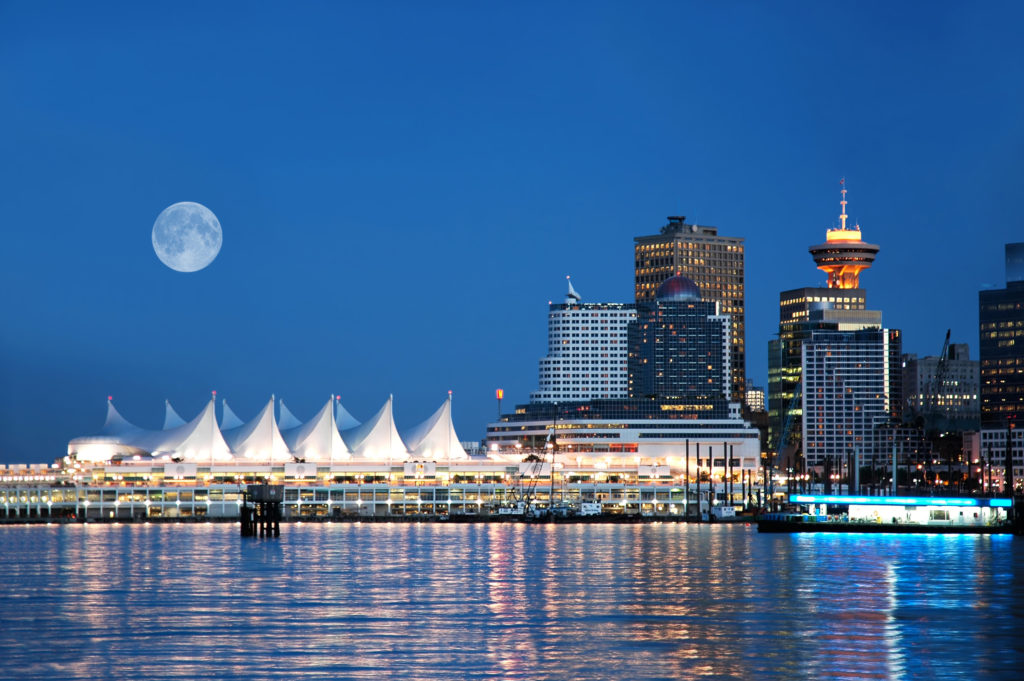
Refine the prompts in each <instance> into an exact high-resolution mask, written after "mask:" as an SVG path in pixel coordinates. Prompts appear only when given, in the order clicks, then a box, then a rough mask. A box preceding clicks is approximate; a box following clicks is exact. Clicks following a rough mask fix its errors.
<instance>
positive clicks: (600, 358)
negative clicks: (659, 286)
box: [530, 282, 636, 402]
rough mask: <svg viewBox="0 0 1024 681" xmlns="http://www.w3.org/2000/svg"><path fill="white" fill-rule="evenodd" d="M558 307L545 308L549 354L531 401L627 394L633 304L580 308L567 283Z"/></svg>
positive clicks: (598, 305) (592, 305) (541, 361)
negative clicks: (566, 290) (629, 330)
mask: <svg viewBox="0 0 1024 681" xmlns="http://www.w3.org/2000/svg"><path fill="white" fill-rule="evenodd" d="M568 285H569V291H568V293H567V294H566V297H565V301H564V302H562V303H550V304H549V305H548V352H547V355H546V356H545V357H544V358H543V359H541V360H540V371H539V376H538V379H537V390H536V391H534V392H532V393H530V401H531V402H565V401H568V400H588V399H591V398H608V399H618V398H623V397H626V396H627V395H628V393H629V384H628V374H627V371H626V361H627V357H628V354H629V353H628V349H627V329H628V326H629V323H630V322H631V321H632V320H634V319H635V318H636V310H635V307H634V305H632V304H631V303H629V304H627V303H583V302H581V299H580V295H579V293H577V292H576V290H575V289H574V288H573V286H572V282H569V284H568Z"/></svg>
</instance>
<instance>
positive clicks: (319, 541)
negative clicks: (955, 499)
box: [0, 523, 1024, 681]
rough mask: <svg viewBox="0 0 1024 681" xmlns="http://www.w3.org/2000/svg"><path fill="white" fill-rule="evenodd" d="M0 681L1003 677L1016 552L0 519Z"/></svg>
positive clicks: (775, 539) (862, 539)
mask: <svg viewBox="0 0 1024 681" xmlns="http://www.w3.org/2000/svg"><path fill="white" fill-rule="evenodd" d="M0 556H2V561H3V580H2V587H0V622H2V626H0V678H5V679H6V678H12V679H13V678H19V679H55V678H60V679H197V678H208V679H290V680H296V681H299V680H303V679H371V678H373V679H378V678H394V679H424V680H426V679H589V680H603V679H631V680H634V679H695V678H709V679H779V680H786V681H791V680H792V679H822V678H834V679H844V678H848V679H1019V678H1021V674H1022V673H1024V672H1022V671H1021V670H1024V539H1019V538H1013V537H1010V536H941V535H940V536H915V535H861V534H840V535H836V534H796V535H789V534H783V535H759V534H758V533H757V532H756V530H755V529H754V528H753V527H751V526H747V525H743V524H736V525H717V526H707V525H686V524H673V523H664V524H657V523H656V524H642V525H601V524H587V525H582V524H580V525H526V524H516V523H507V524H503V523H490V524H484V523H480V524H446V523H422V524H419V523H395V524H386V523H384V524H381V523H372V524H366V523H362V524H360V523H333V524H290V525H286V526H284V527H283V528H282V535H281V537H280V538H279V539H253V538H242V537H239V532H238V528H237V526H235V525H231V524H202V523H201V524H177V525H175V524H136V525H101V524H90V525H47V526H8V527H3V528H0Z"/></svg>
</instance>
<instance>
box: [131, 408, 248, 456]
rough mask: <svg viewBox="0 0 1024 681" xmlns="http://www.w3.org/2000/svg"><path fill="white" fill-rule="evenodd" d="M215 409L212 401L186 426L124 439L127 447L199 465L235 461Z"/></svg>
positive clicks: (133, 435)
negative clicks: (221, 430)
mask: <svg viewBox="0 0 1024 681" xmlns="http://www.w3.org/2000/svg"><path fill="white" fill-rule="evenodd" d="M214 407H215V403H214V401H213V400H212V399H211V400H210V401H209V402H208V403H207V404H206V407H205V408H204V409H203V410H202V411H201V412H200V413H199V415H198V416H196V417H195V418H194V419H192V420H191V421H189V422H188V423H186V424H185V425H183V426H178V427H177V428H171V429H170V430H156V431H152V430H151V431H139V432H138V433H137V434H130V435H128V436H126V437H124V438H123V439H124V441H125V443H126V444H130V445H132V446H135V447H138V448H140V449H144V450H145V451H147V452H150V453H151V454H153V455H154V456H156V455H164V456H167V457H170V458H174V459H180V460H183V461H194V462H197V463H207V462H215V463H216V462H225V461H231V460H232V459H233V458H234V457H233V456H232V455H231V451H230V450H229V449H228V445H227V443H226V442H224V437H223V436H222V435H221V433H220V428H218V427H217V420H216V418H215V415H214Z"/></svg>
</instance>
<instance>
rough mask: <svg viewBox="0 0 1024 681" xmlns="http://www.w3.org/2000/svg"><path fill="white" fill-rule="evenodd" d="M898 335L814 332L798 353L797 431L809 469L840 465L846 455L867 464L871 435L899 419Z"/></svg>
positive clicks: (872, 455) (887, 332)
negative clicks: (800, 386) (799, 416)
mask: <svg viewBox="0 0 1024 681" xmlns="http://www.w3.org/2000/svg"><path fill="white" fill-rule="evenodd" d="M900 350H901V340H900V332H899V331H897V330H890V329H861V330H859V331H837V330H824V329H822V330H816V331H813V332H812V333H811V334H810V337H809V338H807V339H806V340H804V342H803V344H802V348H801V352H802V377H803V391H802V395H803V397H802V401H801V402H802V403H801V408H802V413H803V419H802V432H801V438H802V443H803V451H804V457H805V459H806V462H807V465H808V466H822V465H824V464H825V462H826V461H835V462H839V461H843V460H846V459H847V458H848V456H849V455H850V454H854V455H855V456H859V457H860V461H862V462H864V463H866V464H870V463H872V462H873V460H874V459H875V458H882V457H884V453H883V452H878V451H876V447H875V431H876V428H877V427H878V426H880V425H883V424H885V423H889V422H894V421H897V422H898V421H899V419H900V418H901V416H902V404H901V402H902V400H901V395H900V390H899V384H900V380H901V374H900V354H901V353H900Z"/></svg>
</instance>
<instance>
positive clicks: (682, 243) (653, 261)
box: [634, 216, 746, 402]
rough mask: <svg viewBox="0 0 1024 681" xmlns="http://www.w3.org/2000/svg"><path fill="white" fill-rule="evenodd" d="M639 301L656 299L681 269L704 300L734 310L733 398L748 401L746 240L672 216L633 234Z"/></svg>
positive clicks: (727, 311)
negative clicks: (650, 230) (655, 228)
mask: <svg viewBox="0 0 1024 681" xmlns="http://www.w3.org/2000/svg"><path fill="white" fill-rule="evenodd" d="M634 242H635V243H634V264H635V296H636V302H637V303H641V302H645V301H653V300H654V298H655V296H656V293H657V291H658V287H659V286H661V284H662V282H664V281H665V280H666V279H668V278H669V277H672V276H675V275H677V274H682V275H683V276H685V277H687V278H689V279H690V280H692V281H693V282H694V283H695V284H696V285H697V286H698V287H700V290H701V293H702V295H703V299H704V300H705V301H709V302H714V303H718V306H719V312H720V313H721V314H726V315H729V318H730V319H731V322H732V323H731V331H730V345H729V350H730V353H729V354H730V357H729V365H730V375H731V379H730V388H729V390H730V399H732V400H733V401H735V402H742V401H743V393H744V389H745V387H746V294H745V291H746V289H745V283H744V244H743V239H742V238H739V237H728V236H721V235H719V234H718V229H717V228H716V227H708V226H704V225H692V224H687V223H686V218H685V217H682V216H670V217H669V218H668V224H667V225H665V226H664V227H662V228H661V230H660V232H659V233H658V234H654V235H650V236H638V237H636V238H635V239H634Z"/></svg>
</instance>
